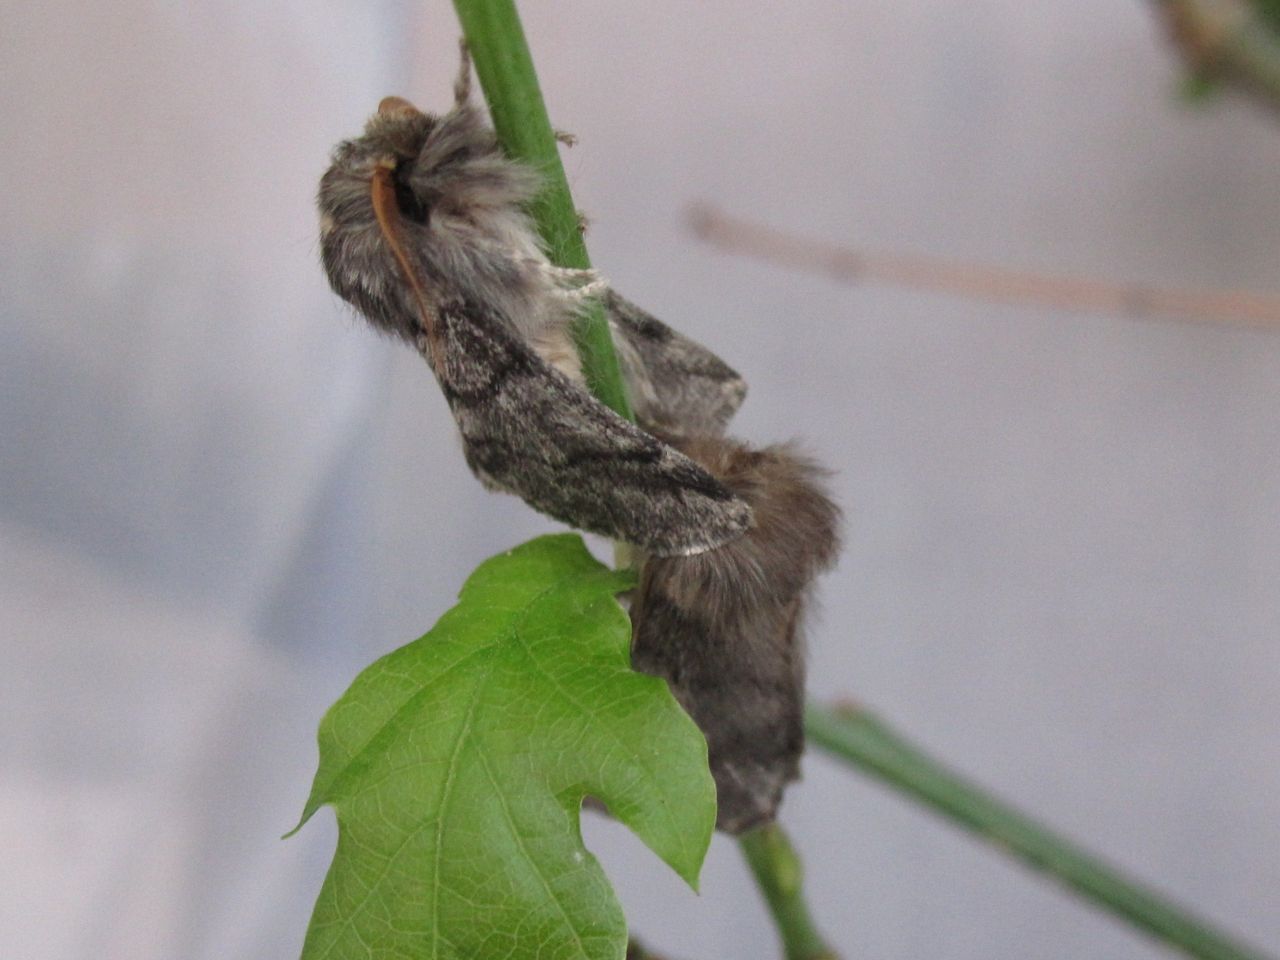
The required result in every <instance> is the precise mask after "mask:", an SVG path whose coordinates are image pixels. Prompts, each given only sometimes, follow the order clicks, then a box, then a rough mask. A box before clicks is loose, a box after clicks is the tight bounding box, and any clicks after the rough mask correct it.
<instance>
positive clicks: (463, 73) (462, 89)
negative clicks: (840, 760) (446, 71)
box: [453, 37, 471, 106]
mask: <svg viewBox="0 0 1280 960" xmlns="http://www.w3.org/2000/svg"><path fill="white" fill-rule="evenodd" d="M458 49H459V50H460V51H461V54H462V63H461V64H460V65H459V67H458V78H457V79H456V80H454V81H453V100H454V103H456V104H457V105H458V106H462V105H463V104H465V103H466V102H467V101H468V100H470V99H471V51H470V50H469V49H468V48H467V41H466V38H465V37H464V38H462V39H461V40H459V41H458Z"/></svg>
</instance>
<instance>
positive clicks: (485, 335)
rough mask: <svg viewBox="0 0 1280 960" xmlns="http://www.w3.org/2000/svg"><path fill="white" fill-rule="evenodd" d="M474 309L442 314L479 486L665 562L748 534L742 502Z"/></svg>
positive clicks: (450, 388)
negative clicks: (510, 495) (488, 486)
mask: <svg viewBox="0 0 1280 960" xmlns="http://www.w3.org/2000/svg"><path fill="white" fill-rule="evenodd" d="M476 310H477V308H475V307H474V306H473V305H471V304H468V303H465V302H462V301H454V302H452V303H449V304H445V305H443V306H442V307H441V309H440V311H439V322H440V323H441V325H442V327H443V330H442V340H443V343H444V351H443V357H442V358H438V359H439V363H438V365H437V368H436V374H437V377H438V379H439V381H440V386H441V389H442V390H443V391H444V394H445V398H446V399H447V400H448V402H449V406H450V408H451V410H452V412H453V415H454V419H455V420H457V422H458V427H459V430H460V432H461V434H462V440H463V447H464V453H465V455H466V459H467V464H468V466H470V467H471V469H472V470H473V471H475V473H476V474H477V475H478V476H480V477H481V478H482V479H484V480H485V481H486V482H488V483H490V484H492V485H493V486H494V487H496V488H498V489H501V490H504V491H507V492H509V493H514V494H516V495H517V496H519V497H521V498H522V499H523V500H524V501H525V502H527V503H528V504H530V505H531V506H532V507H534V508H535V509H537V510H540V511H542V512H543V513H546V514H548V515H550V516H552V517H555V518H556V519H558V520H562V521H564V522H565V523H568V524H571V525H573V526H576V527H579V528H581V529H584V530H589V531H591V532H593V533H598V534H602V535H604V536H608V537H612V538H614V539H618V540H623V541H625V542H627V543H632V544H635V545H637V546H639V547H642V548H644V549H645V550H647V551H649V552H650V553H652V554H655V555H658V556H673V555H686V554H693V553H699V552H701V551H703V550H707V549H711V548H714V547H718V546H720V545H722V544H724V543H727V542H729V541H731V540H734V539H736V538H737V537H739V536H741V535H742V534H743V532H745V531H746V530H747V528H748V527H749V526H750V524H751V508H750V507H749V506H748V505H747V504H746V502H745V501H744V500H742V499H741V498H739V497H737V496H735V495H734V494H733V493H732V492H730V490H729V489H728V488H727V487H725V486H724V485H723V484H722V483H720V482H719V481H718V480H716V479H715V478H714V477H712V476H711V474H710V473H708V472H707V471H706V470H704V469H703V468H702V467H700V466H698V465H697V464H696V463H694V462H693V461H692V460H690V459H689V458H688V457H686V456H685V455H684V454H682V453H679V452H678V451H676V450H675V449H673V448H672V447H670V446H668V445H667V444H665V443H662V442H661V441H659V440H658V439H656V438H655V437H653V436H650V435H649V434H647V433H645V432H644V431H642V430H640V429H639V428H638V427H636V426H635V425H634V424H631V423H628V422H627V421H626V420H624V419H622V418H621V417H619V416H618V415H617V414H615V413H614V412H613V411H612V410H610V409H609V408H608V407H606V406H604V405H603V404H602V403H600V402H599V401H598V400H596V399H595V398H594V397H592V396H591V395H590V394H588V393H587V392H586V391H585V390H584V389H583V388H582V387H580V386H578V385H577V384H575V383H574V382H573V381H571V380H569V379H568V378H567V377H565V376H564V375H563V374H561V373H560V372H559V371H557V370H555V369H553V368H552V367H551V366H550V365H548V364H547V363H546V362H545V361H543V360H542V359H541V358H540V357H538V356H537V355H536V354H535V353H534V352H533V351H532V350H531V349H530V348H529V347H528V346H527V345H525V344H524V343H523V342H522V341H520V340H518V339H516V338H515V337H514V336H513V335H512V334H511V333H509V332H508V331H507V330H506V328H505V327H504V325H503V324H501V323H500V322H497V321H496V320H495V319H494V318H492V317H483V316H479V315H478V314H477V312H476Z"/></svg>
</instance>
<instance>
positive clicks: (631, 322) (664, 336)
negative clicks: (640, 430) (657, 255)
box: [604, 290, 747, 438]
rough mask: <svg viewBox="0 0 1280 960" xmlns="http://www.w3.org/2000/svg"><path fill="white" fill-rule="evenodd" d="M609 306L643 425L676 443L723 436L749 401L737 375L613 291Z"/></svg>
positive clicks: (638, 417)
mask: <svg viewBox="0 0 1280 960" xmlns="http://www.w3.org/2000/svg"><path fill="white" fill-rule="evenodd" d="M604 304H605V310H606V311H607V313H608V316H609V324H610V327H611V328H612V329H613V339H614V344H615V345H616V346H617V348H618V359H619V360H620V362H621V364H622V372H623V376H624V377H625V378H626V381H627V388H628V392H629V393H630V395H631V405H632V407H633V408H634V409H635V412H636V419H637V420H638V421H639V422H640V425H641V426H642V427H644V428H645V429H646V430H656V431H658V432H660V433H662V434H665V435H668V436H671V437H676V438H682V437H699V436H718V435H719V434H721V433H723V432H724V428H725V426H726V425H727V424H728V422H729V419H730V418H731V417H732V416H733V415H734V413H735V412H736V411H737V409H738V407H740V406H742V401H743V398H745V397H746V395H747V383H746V381H745V380H743V379H742V377H740V376H739V375H738V373H737V371H735V370H734V369H733V368H732V367H730V366H729V365H728V364H727V363H725V362H724V361H723V360H721V359H720V358H719V357H717V356H716V355H715V354H714V353H712V352H711V351H710V350H708V349H707V348H706V347H704V346H702V344H700V343H696V342H695V341H693V340H690V339H689V338H688V337H686V336H684V335H682V334H680V333H677V332H676V331H675V330H672V329H671V328H670V327H668V326H667V325H666V324H665V323H663V322H662V321H661V320H659V319H657V318H656V317H654V316H652V315H650V314H648V313H646V312H645V311H643V310H641V309H640V308H639V307H637V306H636V305H635V304H634V303H631V302H630V301H629V300H626V299H625V298H623V297H621V296H619V295H618V294H616V293H614V292H613V291H612V290H611V291H609V293H608V294H607V295H606V296H605V299H604Z"/></svg>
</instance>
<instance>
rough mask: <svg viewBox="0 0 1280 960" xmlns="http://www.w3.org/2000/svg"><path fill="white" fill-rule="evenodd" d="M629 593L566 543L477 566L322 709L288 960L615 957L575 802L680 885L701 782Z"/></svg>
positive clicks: (706, 830) (703, 827)
mask: <svg viewBox="0 0 1280 960" xmlns="http://www.w3.org/2000/svg"><path fill="white" fill-rule="evenodd" d="M633 579H634V578H633V574H631V573H629V572H627V571H613V570H610V569H608V568H607V567H605V566H604V565H603V564H601V563H599V562H598V561H597V560H595V559H594V558H593V557H592V556H591V555H590V554H589V553H588V552H587V549H586V547H585V546H584V545H583V543H582V540H581V538H580V537H578V536H576V535H573V534H563V535H555V536H546V537H541V538H538V539H536V540H533V541H531V542H529V543H526V544H524V545H522V546H519V547H517V548H515V549H514V550H511V551H509V552H507V553H504V554H501V555H499V556H497V557H493V558H492V559H490V560H487V561H486V562H485V563H483V564H481V566H480V567H479V568H477V569H476V571H475V572H474V573H473V574H472V575H471V577H470V578H469V579H468V580H467V582H466V585H465V586H464V587H463V589H462V592H461V595H460V599H459V602H458V604H457V605H456V606H455V607H453V609H451V610H450V611H449V612H448V613H446V614H445V615H444V616H443V617H442V618H441V619H440V621H439V622H438V623H437V624H436V626H435V627H434V628H432V630H431V631H430V632H429V633H427V634H426V635H425V636H423V637H421V638H420V639H418V640H415V641H413V642H412V643H410V644H407V645H406V646H404V647H401V648H400V649H399V650H396V651H395V652H393V653H391V654H389V655H387V656H385V657H383V658H382V659H380V660H378V661H377V662H376V663H374V664H372V665H371V666H370V667H369V668H368V669H366V670H365V671H364V672H363V673H361V674H360V676H359V677H357V678H356V680H355V682H354V683H353V684H352V685H351V688H350V689H349V690H348V691H347V692H346V693H345V694H344V695H343V696H342V697H341V699H339V700H338V702H337V703H335V704H334V705H333V707H331V708H330V710H329V712H328V713H327V714H326V715H325V717H324V720H323V721H322V723H321V726H320V736H319V740H320V766H319V769H318V771H317V773H316V778H315V783H314V785H313V787H312V791H311V796H310V798H309V799H308V801H307V805H306V808H305V810H304V812H303V816H302V822H303V823H305V822H306V820H307V819H308V818H309V817H310V816H311V815H312V814H313V813H314V812H315V811H316V810H317V809H318V808H319V807H320V806H322V805H324V804H332V805H333V807H334V809H335V811H336V812H337V817H338V827H339V839H338V850H337V853H336V855H335V857H334V861H333V865H332V866H331V867H330V870H329V874H328V876H327V877H326V879H325V882H324V886H323V888H322V890H321V893H320V897H319V900H318V902H317V904H316V908H315V912H314V914H313V916H312V920H311V925H310V927H309V929H308V932H307V939H306V944H305V946H304V948H303V958H304V960H321V958H342V960H351V958H373V957H377V958H404V960H409V958H413V960H422V958H467V960H470V958H476V957H484V958H524V957H528V958H534V957H537V958H540V960H553V958H554V960H568V958H584V960H588V958H589V960H605V958H610V960H617V958H621V957H622V955H623V952H624V950H625V945H626V927H625V921H624V919H623V916H622V911H621V909H620V907H619V905H618V903H617V900H616V898H615V897H614V894H613V891H612V889H611V888H610V886H609V884H608V881H607V880H606V879H605V876H604V873H603V871H602V870H601V869H600V866H599V864H598V863H597V861H596V859H595V858H594V857H593V856H592V855H591V854H590V852H588V851H587V849H586V848H585V846H584V845H583V842H582V836H581V830H580V825H579V814H580V809H581V805H582V801H583V798H584V797H585V796H588V795H589V796H594V797H597V798H598V799H600V800H601V801H603V802H604V803H605V804H606V805H607V806H608V807H609V809H610V812H611V813H612V814H613V815H614V816H615V817H616V818H617V819H618V820H620V821H622V822H623V823H625V824H626V825H627V826H628V827H630V828H631V829H632V830H634V831H635V832H636V834H637V835H638V836H639V837H640V839H641V840H643V841H644V843H645V844H647V845H648V846H649V848H650V849H652V850H653V851H654V852H655V853H656V854H658V856H660V857H661V858H662V859H663V860H665V861H666V862H667V863H668V864H669V865H670V866H671V867H672V868H673V869H674V870H675V871H676V872H677V873H678V874H679V875H680V876H681V877H683V878H684V879H685V880H686V881H687V882H688V883H689V884H690V885H692V886H696V883H697V877H698V872H699V870H700V869H701V866H702V860H703V857H704V856H705V854H706V850H707V846H708V844H709V843H710V839H711V831H712V829H713V827H714V824H715V813H716V811H715V786H714V783H713V781H712V780H711V776H710V774H709V772H708V770H707V758H706V743H705V741H704V739H703V737H702V734H701V733H700V732H699V731H698V729H697V727H695V726H694V724H693V722H692V721H691V720H690V719H689V718H688V717H687V716H686V715H685V714H684V712H683V711H682V710H681V709H680V708H679V706H678V705H677V703H676V701H675V699H674V698H673V697H672V696H671V694H670V692H669V691H668V689H667V687H666V684H665V683H663V682H662V681H661V680H658V679H656V678H653V677H648V676H644V675H642V674H638V673H634V672H632V670H631V667H630V662H629V661H630V656H629V650H630V636H631V632H630V624H629V621H628V619H627V616H626V614H625V612H624V611H623V610H622V608H621V607H620V606H619V604H618V602H617V599H616V595H617V594H618V593H619V592H620V591H623V590H626V589H628V588H630V587H631V586H632V585H633ZM299 826H301V823H300V824H299Z"/></svg>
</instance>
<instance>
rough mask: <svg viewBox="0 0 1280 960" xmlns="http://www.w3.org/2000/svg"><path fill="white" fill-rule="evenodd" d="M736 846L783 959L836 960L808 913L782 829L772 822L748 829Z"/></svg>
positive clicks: (793, 854)
mask: <svg viewBox="0 0 1280 960" xmlns="http://www.w3.org/2000/svg"><path fill="white" fill-rule="evenodd" d="M738 846H739V848H740V849H741V850H742V855H743V856H744V857H745V858H746V861H747V865H748V866H750V867H751V872H752V874H754V875H755V878H756V885H757V886H758V887H759V888H760V893H761V894H762V895H763V896H764V899H765V903H766V904H767V905H768V907H769V912H770V913H771V914H773V920H774V923H775V924H776V925H777V927H778V934H779V935H780V936H781V937H782V948H783V952H784V955H785V956H786V960H835V958H836V954H835V952H834V951H833V950H832V949H831V948H830V947H829V946H827V944H826V942H825V941H824V940H823V939H822V935H821V934H820V933H818V928H817V927H816V926H815V925H814V922H813V917H812V916H810V914H809V907H808V905H807V904H806V903H805V900H804V891H803V889H802V885H803V881H804V870H803V868H802V867H801V865H800V857H799V855H798V854H797V853H796V851H795V848H793V847H792V846H791V841H790V839H788V837H787V835H786V833H784V832H783V830H782V828H781V827H780V826H778V825H777V824H776V823H773V824H769V825H768V826H765V827H759V828H757V829H755V830H751V831H749V832H747V833H744V834H742V835H741V836H740V837H738Z"/></svg>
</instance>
